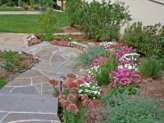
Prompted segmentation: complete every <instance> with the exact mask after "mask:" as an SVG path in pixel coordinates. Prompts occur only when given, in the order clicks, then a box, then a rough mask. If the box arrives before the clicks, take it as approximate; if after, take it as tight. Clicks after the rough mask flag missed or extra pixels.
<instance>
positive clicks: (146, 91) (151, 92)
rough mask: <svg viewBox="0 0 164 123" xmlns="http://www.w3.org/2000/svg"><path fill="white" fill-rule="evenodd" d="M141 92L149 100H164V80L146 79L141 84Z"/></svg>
mask: <svg viewBox="0 0 164 123" xmlns="http://www.w3.org/2000/svg"><path fill="white" fill-rule="evenodd" d="M141 92H142V93H143V95H144V96H145V97H148V98H155V99H158V100H161V99H164V78H162V79H159V80H154V79H151V78H149V79H144V80H143V82H142V84H141Z"/></svg>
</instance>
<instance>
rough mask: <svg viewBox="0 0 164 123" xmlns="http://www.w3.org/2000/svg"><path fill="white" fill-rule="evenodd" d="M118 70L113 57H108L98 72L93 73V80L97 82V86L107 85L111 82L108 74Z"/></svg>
mask: <svg viewBox="0 0 164 123" xmlns="http://www.w3.org/2000/svg"><path fill="white" fill-rule="evenodd" d="M117 68H118V63H117V60H116V59H115V57H114V56H110V57H109V60H107V61H106V62H105V63H104V64H103V65H102V66H101V67H100V68H98V71H94V72H93V73H94V78H95V79H96V80H97V82H98V84H99V85H107V84H109V83H110V82H111V81H112V80H111V78H110V77H109V73H111V72H113V71H114V70H116V69H117Z"/></svg>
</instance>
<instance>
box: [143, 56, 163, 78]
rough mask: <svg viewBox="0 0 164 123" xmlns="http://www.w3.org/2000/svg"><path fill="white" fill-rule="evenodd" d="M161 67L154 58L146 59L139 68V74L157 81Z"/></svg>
mask: <svg viewBox="0 0 164 123" xmlns="http://www.w3.org/2000/svg"><path fill="white" fill-rule="evenodd" d="M160 72H161V65H160V62H159V61H158V60H157V59H156V58H153V57H151V58H147V59H145V60H144V61H143V63H142V64H141V66H140V73H141V75H142V76H143V77H152V78H154V79H157V78H159V77H160Z"/></svg>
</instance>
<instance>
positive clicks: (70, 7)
mask: <svg viewBox="0 0 164 123" xmlns="http://www.w3.org/2000/svg"><path fill="white" fill-rule="evenodd" d="M66 10H67V12H68V13H69V15H70V18H71V21H72V25H78V27H79V28H80V29H82V30H84V31H85V33H86V35H87V37H88V38H95V39H97V40H118V39H119V37H120V33H119V31H120V26H121V25H122V24H124V23H125V22H127V21H128V20H130V15H129V14H128V12H127V10H126V9H125V8H124V7H123V5H121V4H118V3H111V2H110V1H109V2H105V1H102V2H97V1H95V0H94V1H92V2H91V3H86V2H80V0H78V1H77V0H67V6H66Z"/></svg>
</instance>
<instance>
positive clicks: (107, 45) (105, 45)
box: [97, 41, 117, 49]
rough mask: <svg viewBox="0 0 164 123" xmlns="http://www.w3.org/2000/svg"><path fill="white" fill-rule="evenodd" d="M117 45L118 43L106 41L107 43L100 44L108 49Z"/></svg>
mask: <svg viewBox="0 0 164 123" xmlns="http://www.w3.org/2000/svg"><path fill="white" fill-rule="evenodd" d="M97 44H98V43H97ZM115 44H117V42H107V41H105V42H100V43H99V45H101V46H104V47H105V48H106V49H107V48H108V47H109V46H111V45H115Z"/></svg>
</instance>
